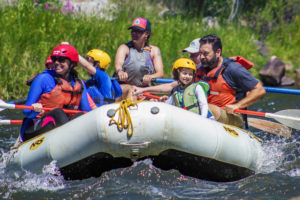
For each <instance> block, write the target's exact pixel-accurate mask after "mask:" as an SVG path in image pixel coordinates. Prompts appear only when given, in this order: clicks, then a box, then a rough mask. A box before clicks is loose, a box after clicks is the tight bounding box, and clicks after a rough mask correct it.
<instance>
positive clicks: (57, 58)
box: [51, 56, 69, 62]
mask: <svg viewBox="0 0 300 200" xmlns="http://www.w3.org/2000/svg"><path fill="white" fill-rule="evenodd" d="M51 59H52V60H53V62H56V61H58V62H64V61H65V60H66V59H69V58H67V57H64V56H53V57H51Z"/></svg>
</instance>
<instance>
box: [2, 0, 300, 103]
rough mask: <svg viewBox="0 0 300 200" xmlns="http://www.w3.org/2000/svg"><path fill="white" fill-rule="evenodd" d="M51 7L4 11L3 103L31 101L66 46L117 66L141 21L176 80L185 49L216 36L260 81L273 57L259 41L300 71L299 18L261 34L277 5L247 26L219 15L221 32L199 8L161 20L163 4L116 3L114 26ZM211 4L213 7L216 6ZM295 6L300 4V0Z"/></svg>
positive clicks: (249, 16) (24, 2) (26, 3)
mask: <svg viewBox="0 0 300 200" xmlns="http://www.w3.org/2000/svg"><path fill="white" fill-rule="evenodd" d="M277 1H278V2H279V3H282V2H284V1H282V0H277ZM46 2H47V1H45V0H43V1H40V2H39V3H40V4H39V5H35V4H34V3H33V2H32V1H31V0H20V1H19V2H18V6H16V7H1V6H0V26H1V29H0V41H1V43H0V52H1V56H0V85H1V88H0V98H1V99H4V100H14V99H18V98H22V97H25V96H26V95H27V92H28V90H29V87H28V86H26V85H25V82H26V80H28V79H29V78H30V77H32V76H33V75H35V74H37V73H39V72H41V71H42V70H44V63H45V60H46V58H47V56H48V55H49V54H50V52H51V50H52V49H53V48H54V47H55V46H56V45H57V44H59V43H61V42H62V41H68V42H69V43H70V44H72V45H74V46H75V47H76V48H77V50H78V51H79V53H80V54H81V55H84V54H85V53H86V52H88V51H89V50H90V49H92V48H99V49H102V50H104V51H106V52H108V53H109V55H110V56H111V58H112V61H113V60H114V56H115V53H116V51H117V48H118V46H119V45H120V44H122V43H125V42H127V41H129V40H130V32H129V31H128V30H127V28H128V27H129V26H130V24H131V22H132V20H133V19H134V18H135V17H137V16H143V17H146V18H148V19H149V20H150V21H151V24H152V32H153V34H152V36H151V39H150V44H153V45H156V46H158V47H160V49H161V53H162V57H163V62H164V71H165V77H171V73H170V71H171V66H172V63H173V62H174V61H175V60H176V59H177V58H179V57H181V56H186V57H188V56H189V55H188V54H183V53H182V52H181V50H182V49H183V48H185V47H187V46H188V45H189V43H190V41H191V40H193V39H195V38H197V37H201V36H204V35H206V34H209V33H215V34H217V35H218V36H219V37H220V38H221V39H222V42H223V56H224V57H229V56H235V55H241V56H243V57H245V58H247V59H248V60H251V61H252V62H254V63H255V68H254V69H251V72H252V73H253V74H254V75H255V76H256V77H257V78H259V77H258V71H259V69H260V68H261V67H262V66H263V65H264V64H265V63H266V61H267V60H268V58H269V57H263V56H262V55H260V54H259V53H258V51H257V47H256V46H255V45H254V43H253V40H263V42H265V44H266V45H267V46H268V47H269V48H270V50H271V53H270V55H276V56H278V57H279V58H280V59H282V60H283V61H284V62H289V63H292V64H293V65H294V66H295V67H298V66H299V65H298V63H299V61H300V58H299V46H300V42H299V38H300V32H299V30H300V29H299V27H300V17H299V16H297V17H295V18H293V19H292V20H290V21H289V23H285V22H283V21H282V19H279V18H276V20H273V21H272V22H274V23H273V27H274V28H273V29H272V31H267V32H264V35H263V34H262V33H261V31H262V30H263V28H262V27H264V24H265V22H267V20H270V19H269V17H270V15H271V14H272V15H273V14H274V13H271V14H270V12H271V11H272V12H274V9H273V10H271V9H270V7H272V6H273V8H274V7H275V6H276V5H277V4H275V5H273V4H274V1H271V3H270V4H268V3H264V4H263V5H260V6H261V7H260V8H255V9H254V8H253V10H252V12H251V10H250V11H249V12H244V18H243V19H246V24H248V25H244V26H242V25H241V23H240V21H241V20H242V19H241V18H235V19H234V20H232V21H231V22H230V23H228V15H227V14H228V13H229V12H230V9H229V10H226V12H225V11H224V12H219V13H223V15H224V16H220V17H223V18H221V19H220V20H219V24H220V28H211V29H210V28H208V27H207V26H205V25H203V24H202V15H204V14H203V13H202V14H201V12H199V13H198V14H195V13H197V12H196V11H195V9H191V13H190V14H188V13H186V12H184V13H182V14H181V12H179V11H178V12H177V14H169V15H165V16H163V17H162V16H160V15H159V14H158V12H159V8H158V6H160V4H158V3H157V2H158V1H157V0H156V1H155V0H153V1H146V0H141V1H137V0H134V1H116V2H117V4H118V8H117V9H115V10H108V11H107V12H108V14H109V15H111V16H113V20H111V21H109V20H105V19H102V18H99V17H97V16H89V17H88V16H82V15H79V14H78V13H74V12H68V13H65V14H64V13H63V12H61V10H60V9H57V10H56V9H54V6H55V5H58V1H52V4H51V5H50V9H48V10H47V9H45V5H46ZM53 2H55V3H53ZM168 2H170V1H167V3H168ZM182 2H185V1H182ZM191 2H193V1H191ZM205 2H206V4H208V2H210V1H205ZM221 2H223V3H224V2H227V1H221ZM258 2H259V1H258ZM289 2H299V0H294V1H289ZM271 4H272V5H271ZM219 5H220V4H218V6H219ZM223 5H224V4H223ZM270 5H271V6H270ZM279 5H281V4H279ZM190 6H193V4H191V5H190ZM193 7H194V6H193ZM219 7H220V6H219ZM178 8H181V7H179V6H178ZM209 8H210V10H209V9H207V12H208V11H209V12H213V11H214V10H212V8H213V6H210V7H209ZM216 8H217V7H216ZM182 10H185V9H183V8H182ZM201 10H203V9H201ZM204 10H205V9H204ZM275 10H276V9H275ZM278 10H280V9H279V8H278ZM258 12H261V13H262V14H263V16H259V17H258V16H257V15H256V13H258ZM224 13H225V14H226V16H225V14H224ZM278 13H280V12H279V11H278ZM206 14H207V13H206ZM204 16H205V15H204ZM222 19H223V20H222ZM251 20H252V21H251ZM255 20H259V23H258V22H257V23H254V22H255ZM113 64H114V63H113V62H112V64H111V67H110V68H109V71H108V73H109V74H110V75H112V74H113V71H114V69H113ZM78 71H79V73H80V75H81V77H82V78H84V79H86V78H88V75H87V73H86V72H84V71H83V70H82V69H81V68H80V67H78Z"/></svg>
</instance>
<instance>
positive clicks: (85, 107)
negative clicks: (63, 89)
mask: <svg viewBox="0 0 300 200" xmlns="http://www.w3.org/2000/svg"><path fill="white" fill-rule="evenodd" d="M94 106H96V104H95V103H94V101H93V100H92V98H91V97H90V95H89V94H88V92H87V89H86V86H85V84H83V91H82V96H81V100H80V105H79V110H81V111H91V110H92V108H93V107H94Z"/></svg>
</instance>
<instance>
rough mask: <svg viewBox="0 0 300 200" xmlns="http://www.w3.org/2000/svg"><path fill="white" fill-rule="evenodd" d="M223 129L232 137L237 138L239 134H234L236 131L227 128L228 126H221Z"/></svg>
mask: <svg viewBox="0 0 300 200" xmlns="http://www.w3.org/2000/svg"><path fill="white" fill-rule="evenodd" d="M223 128H224V129H225V131H226V132H227V133H229V134H230V135H232V136H234V137H238V136H239V133H238V132H236V130H234V129H232V128H230V127H228V126H223Z"/></svg>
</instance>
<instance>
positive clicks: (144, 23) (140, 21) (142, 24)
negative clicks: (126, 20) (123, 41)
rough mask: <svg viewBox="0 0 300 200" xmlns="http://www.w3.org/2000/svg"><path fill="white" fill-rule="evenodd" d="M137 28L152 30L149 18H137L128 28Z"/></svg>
mask: <svg viewBox="0 0 300 200" xmlns="http://www.w3.org/2000/svg"><path fill="white" fill-rule="evenodd" d="M132 28H135V29H137V30H140V31H149V32H151V23H150V22H149V20H147V19H146V18H143V17H138V18H135V19H134V20H133V22H132V24H131V26H130V27H129V28H128V29H132Z"/></svg>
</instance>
